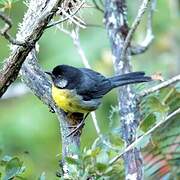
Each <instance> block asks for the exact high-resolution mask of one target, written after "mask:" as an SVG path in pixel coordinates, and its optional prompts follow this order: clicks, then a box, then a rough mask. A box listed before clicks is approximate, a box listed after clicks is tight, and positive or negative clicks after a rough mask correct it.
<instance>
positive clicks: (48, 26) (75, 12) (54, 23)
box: [46, 1, 85, 28]
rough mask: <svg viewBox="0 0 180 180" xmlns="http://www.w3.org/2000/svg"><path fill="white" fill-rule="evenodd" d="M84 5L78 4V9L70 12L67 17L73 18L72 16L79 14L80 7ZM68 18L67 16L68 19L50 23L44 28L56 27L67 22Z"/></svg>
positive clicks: (82, 3)
mask: <svg viewBox="0 0 180 180" xmlns="http://www.w3.org/2000/svg"><path fill="white" fill-rule="evenodd" d="M84 3H85V2H84V1H82V2H81V3H80V4H79V6H78V8H77V9H76V10H75V11H74V12H72V13H71V14H69V16H71V17H73V16H74V15H76V14H77V13H78V12H79V10H80V9H81V7H82V6H83V5H84ZM69 16H68V17H67V16H66V17H65V18H64V19H61V20H58V21H55V22H52V23H50V24H49V25H47V26H46V28H50V27H52V26H55V25H57V24H60V23H63V22H65V21H67V20H68V19H69Z"/></svg>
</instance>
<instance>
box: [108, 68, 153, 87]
mask: <svg viewBox="0 0 180 180" xmlns="http://www.w3.org/2000/svg"><path fill="white" fill-rule="evenodd" d="M109 80H110V81H111V83H112V87H113V88H115V87H118V86H124V85H127V84H134V83H142V82H148V81H152V78H151V77H149V76H145V73H144V72H141V71H139V72H131V73H127V74H122V75H118V76H114V77H111V78H109Z"/></svg>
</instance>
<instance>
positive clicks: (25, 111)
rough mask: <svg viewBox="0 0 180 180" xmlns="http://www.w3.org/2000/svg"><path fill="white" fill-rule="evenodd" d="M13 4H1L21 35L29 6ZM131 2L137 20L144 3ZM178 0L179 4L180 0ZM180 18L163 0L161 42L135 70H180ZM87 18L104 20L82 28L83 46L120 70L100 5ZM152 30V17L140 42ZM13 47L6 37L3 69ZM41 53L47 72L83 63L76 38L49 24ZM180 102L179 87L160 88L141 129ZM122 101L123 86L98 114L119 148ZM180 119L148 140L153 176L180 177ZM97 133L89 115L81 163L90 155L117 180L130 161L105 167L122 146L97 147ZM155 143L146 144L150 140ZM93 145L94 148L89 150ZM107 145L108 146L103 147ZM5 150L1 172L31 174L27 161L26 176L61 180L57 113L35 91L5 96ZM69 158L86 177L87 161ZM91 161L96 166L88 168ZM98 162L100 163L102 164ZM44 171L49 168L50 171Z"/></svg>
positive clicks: (0, 124) (0, 51)
mask: <svg viewBox="0 0 180 180" xmlns="http://www.w3.org/2000/svg"><path fill="white" fill-rule="evenodd" d="M175 1H176V0H174V1H173V2H175ZM7 2H8V1H7V0H3V1H2V0H1V1H0V7H1V8H5V12H6V14H8V15H9V16H10V17H11V18H12V21H13V28H12V30H11V34H12V35H14V36H15V34H16V32H17V29H18V23H19V22H21V21H22V17H23V14H24V12H25V11H26V9H27V7H26V6H25V4H24V2H23V1H17V2H15V3H13V4H12V7H11V8H8V6H9V4H8V3H7ZM9 2H10V1H9ZM128 2H129V6H128V7H129V9H128V10H129V14H130V16H129V21H130V22H132V20H133V17H134V16H135V15H136V12H137V4H138V3H139V1H138V0H136V1H130V0H129V1H128ZM177 2H179V1H178V0H177ZM5 3H6V5H5ZM179 5H180V4H179ZM179 15H180V14H179V7H178V6H173V5H172V0H169V1H164V0H159V1H158V5H157V10H156V12H155V15H154V25H153V29H154V34H155V40H154V42H153V44H152V46H151V47H150V49H149V50H148V51H147V52H146V53H145V54H142V55H139V56H136V57H133V59H132V63H133V68H134V71H135V70H143V71H145V72H146V73H147V74H153V73H156V72H161V73H162V74H163V76H164V77H165V79H166V78H169V77H172V76H174V75H176V74H178V73H179V69H180V60H179V58H180V34H179V28H180V20H179ZM82 16H83V18H84V20H85V22H87V23H89V24H98V25H102V27H100V28H99V27H88V28H87V29H85V30H82V31H81V34H80V38H81V45H82V47H83V49H84V52H85V54H86V56H87V58H88V60H89V63H90V65H91V66H92V68H93V69H95V70H98V71H99V72H101V73H103V74H104V75H107V76H108V75H109V76H110V75H112V74H113V68H112V60H111V57H110V49H109V44H108V38H107V35H106V31H105V29H104V27H103V24H102V18H103V15H102V14H101V13H100V12H98V11H97V10H93V9H89V10H88V9H87V10H86V11H84V12H83V13H82ZM2 25H3V23H2V21H0V27H2ZM144 29H145V18H144V21H143V22H142V23H141V25H140V27H139V29H138V33H136V36H135V39H136V41H138V42H141V40H143V38H144V35H145V34H144ZM9 52H10V51H9V46H8V43H7V41H6V40H5V39H4V38H3V37H0V62H1V64H0V66H1V65H2V62H3V61H4V59H5V58H7V57H8V54H9ZM38 58H39V62H40V64H41V65H42V67H43V68H44V70H50V69H52V68H53V67H54V66H56V65H58V64H69V65H74V66H76V67H81V66H83V64H82V62H81V60H80V57H79V55H78V53H77V50H76V49H75V48H74V46H73V43H72V41H71V39H70V38H69V37H68V36H67V35H65V34H63V33H62V32H59V31H58V30H55V29H54V28H52V29H48V30H47V31H46V32H45V33H44V34H43V37H42V38H41V40H40V53H39V57H38ZM18 81H19V80H17V82H18ZM152 85H154V84H151V83H150V84H148V85H137V86H136V88H137V91H138V92H139V91H140V90H142V89H143V88H148V87H150V86H152ZM179 103H180V95H179V86H177V87H170V88H166V89H164V90H162V91H161V92H160V93H155V94H153V95H151V96H148V97H146V98H144V99H143V100H142V102H141V110H142V119H143V121H142V124H141V132H146V131H147V130H148V129H149V128H150V127H152V126H153V123H156V122H158V121H159V120H161V119H162V117H164V116H166V114H167V112H170V111H173V110H174V109H177V108H178V107H180V104H179ZM116 105H117V101H116V91H115V90H114V91H113V92H111V93H109V94H108V95H107V96H106V97H105V98H104V99H103V105H102V106H101V108H99V110H97V111H96V113H97V119H98V123H99V125H100V128H101V131H102V133H103V138H104V139H105V140H107V142H109V143H110V144H111V145H112V146H113V147H115V148H119V147H122V144H123V143H122V141H121V140H120V139H119V137H118V135H117V134H118V132H119V131H118V129H117V124H118V123H117V122H118V118H117V117H118V116H117V113H116V110H115V109H116ZM179 118H180V117H179V116H176V117H175V118H173V119H172V120H171V122H168V123H166V124H164V125H163V126H161V128H159V129H158V131H156V132H155V133H154V134H153V135H152V136H151V137H150V138H149V139H148V140H147V142H149V144H148V146H147V147H145V148H144V154H143V155H144V157H145V160H144V162H145V164H146V165H145V170H146V176H147V177H150V176H151V177H152V179H153V178H154V179H157V177H162V176H165V175H166V177H167V178H170V177H173V178H175V177H176V176H178V175H179V174H178V173H179V172H178V171H179V170H178V167H179V166H180V160H179V157H180V155H179V151H180V148H179V147H180V146H178V145H179V144H180V135H179V134H180V130H179V129H178V127H179V125H180V121H178V120H179ZM96 138H97V135H96V132H95V129H94V126H93V123H92V120H91V118H90V117H89V118H88V119H87V121H86V126H85V128H84V132H83V135H82V151H84V153H83V154H84V155H82V153H81V155H82V156H83V157H82V159H80V160H81V161H82V160H83V163H84V165H86V166H87V168H89V172H92V174H93V173H94V172H97V171H98V172H99V173H100V174H101V175H102V174H105V175H104V176H108V177H111V178H114V179H115V177H116V178H119V177H118V176H116V172H123V170H122V163H120V164H119V165H117V164H116V165H115V166H113V168H112V169H108V167H106V166H105V164H106V163H107V162H108V161H109V159H110V158H111V157H112V156H113V155H115V154H116V153H117V151H116V150H114V151H112V150H111V149H109V148H108V147H104V145H103V143H102V141H99V143H97V144H95V145H94V146H93V147H92V144H93V142H94V140H95V139H96ZM147 142H144V143H145V144H147ZM176 145H177V147H176ZM140 146H141V147H143V144H140ZM84 148H86V149H84ZM89 148H90V150H88V149H89ZM99 148H100V149H99ZM102 149H104V150H103V151H102ZM147 150H148V151H147ZM0 155H1V166H0V172H1V173H3V174H6V176H9V177H10V176H11V175H12V174H13V173H14V174H21V172H23V171H24V167H23V166H26V170H25V171H24V172H23V174H22V177H24V178H27V179H38V177H40V176H41V178H44V176H46V178H47V179H56V178H57V177H56V175H55V174H56V170H57V169H58V168H59V167H58V160H59V159H60V158H61V142H60V134H59V123H58V121H57V119H56V116H55V115H54V114H52V113H50V112H49V111H48V108H47V107H46V106H45V105H44V104H42V103H41V102H40V101H39V100H38V99H37V98H36V97H35V96H34V95H32V94H31V93H28V94H26V95H24V96H21V97H19V98H11V99H8V100H0ZM17 157H18V158H17ZM153 157H155V158H153ZM92 158H93V159H96V161H94V160H93V161H92ZM67 161H68V162H69V163H70V164H72V173H74V174H76V176H77V178H78V177H79V176H80V175H81V174H78V173H77V172H74V169H73V166H74V165H75V166H78V168H79V169H81V168H80V167H79V164H82V163H80V162H76V161H75V160H74V159H68V160H67ZM151 161H152V162H151ZM90 162H91V165H92V166H90V165H88V164H89V163H90ZM95 162H96V163H95ZM93 163H95V166H94V165H93ZM43 172H45V175H44V173H43ZM83 172H84V170H83V169H82V171H80V172H79V173H82V174H83ZM105 172H106V173H107V174H106V173H105ZM108 173H109V174H108ZM148 173H149V174H148ZM74 174H73V175H74ZM90 174H91V173H90ZM92 174H91V175H92ZM118 174H119V173H118ZM0 176H1V174H0ZM87 176H88V175H87ZM122 176H123V173H122ZM73 177H75V176H73Z"/></svg>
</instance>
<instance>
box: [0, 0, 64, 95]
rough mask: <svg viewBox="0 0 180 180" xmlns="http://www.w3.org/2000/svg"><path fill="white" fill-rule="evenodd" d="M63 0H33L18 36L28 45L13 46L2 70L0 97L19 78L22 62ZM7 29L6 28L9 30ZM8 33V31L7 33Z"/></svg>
mask: <svg viewBox="0 0 180 180" xmlns="http://www.w3.org/2000/svg"><path fill="white" fill-rule="evenodd" d="M61 1H62V0H51V1H49V0H45V1H38V0H31V1H30V3H29V8H28V11H27V12H26V14H25V16H24V19H23V22H22V24H21V25H20V31H19V32H18V34H17V36H16V41H17V42H27V43H28V46H13V47H12V51H11V54H10V56H9V58H8V59H7V60H6V61H5V62H4V64H3V68H2V70H1V71H0V97H1V96H2V95H3V94H4V92H5V91H6V90H7V88H8V87H9V85H10V84H11V83H12V82H14V80H15V79H16V78H17V76H18V73H19V70H20V68H21V66H22V63H23V62H24V60H25V59H26V57H27V55H28V54H29V52H30V51H31V50H32V48H33V47H34V45H35V43H36V42H37V41H38V40H39V38H40V37H41V35H42V34H43V31H44V29H45V27H46V25H47V24H48V23H49V22H50V20H51V19H52V18H53V16H54V14H55V13H56V11H57V10H58V6H59V5H60V4H61ZM7 29H8V28H7ZM7 29H6V30H7ZM5 34H7V31H6V33H5Z"/></svg>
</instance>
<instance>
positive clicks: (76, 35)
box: [57, 26, 101, 135]
mask: <svg viewBox="0 0 180 180" xmlns="http://www.w3.org/2000/svg"><path fill="white" fill-rule="evenodd" d="M57 28H58V29H59V30H60V31H62V32H64V33H65V34H66V35H68V36H70V37H71V39H72V40H73V43H74V45H75V47H76V48H77V50H78V53H79V55H80V57H81V60H82V62H83V64H84V66H85V67H86V68H89V69H91V66H90V64H89V62H88V60H87V58H86V55H85V53H84V51H83V49H82V47H81V45H80V40H79V28H78V27H77V28H76V30H75V31H72V32H69V31H67V30H65V29H63V28H61V27H60V26H57ZM91 117H92V119H93V124H94V127H95V129H96V132H97V134H98V135H100V134H101V131H100V128H99V125H98V122H97V118H96V114H95V112H91Z"/></svg>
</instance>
